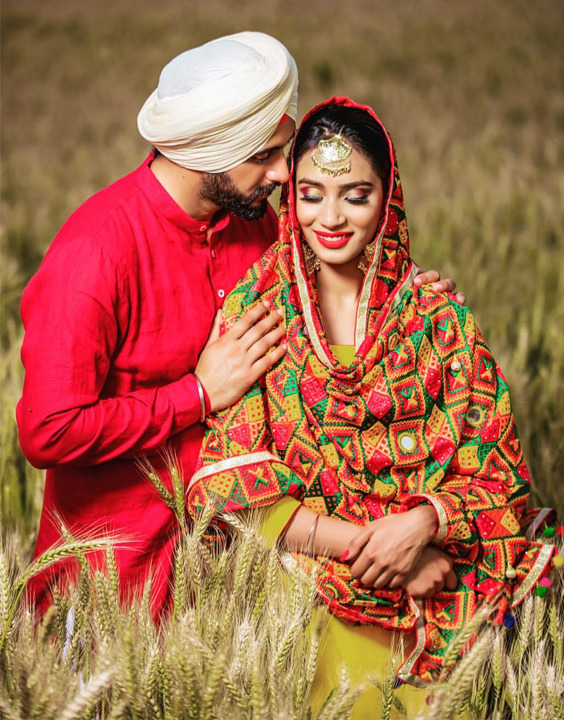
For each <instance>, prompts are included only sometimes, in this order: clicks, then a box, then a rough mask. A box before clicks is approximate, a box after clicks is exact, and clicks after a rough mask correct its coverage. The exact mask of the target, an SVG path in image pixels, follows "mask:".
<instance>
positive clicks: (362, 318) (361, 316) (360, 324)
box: [354, 205, 389, 350]
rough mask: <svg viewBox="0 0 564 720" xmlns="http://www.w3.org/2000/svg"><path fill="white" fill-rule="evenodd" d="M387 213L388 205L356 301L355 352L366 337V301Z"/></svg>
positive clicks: (377, 260) (377, 264)
mask: <svg viewBox="0 0 564 720" xmlns="http://www.w3.org/2000/svg"><path fill="white" fill-rule="evenodd" d="M388 213H389V205H388V210H386V217H385V218H384V222H383V224H382V231H381V232H380V236H379V238H378V241H377V243H376V248H375V249H374V260H373V261H372V264H371V265H370V267H369V268H368V272H367V273H366V277H365V278H364V284H363V286H362V292H361V294H360V300H359V301H358V310H357V313H356V328H355V338H354V344H355V350H358V348H359V347H360V346H361V345H362V343H363V340H364V338H365V336H366V316H367V315H368V301H369V300H370V293H371V291H372V284H373V282H374V275H375V274H376V270H377V269H378V267H379V265H380V253H381V251H382V242H383V240H384V232H385V229H386V225H387V223H388Z"/></svg>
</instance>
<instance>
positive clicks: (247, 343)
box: [239, 312, 286, 362]
mask: <svg viewBox="0 0 564 720" xmlns="http://www.w3.org/2000/svg"><path fill="white" fill-rule="evenodd" d="M281 319H282V318H281V317H280V315H279V314H278V313H277V312H276V313H270V314H269V315H267V317H265V318H263V319H262V320H261V321H260V322H258V323H257V324H256V325H254V326H253V327H252V328H251V329H250V330H248V331H247V332H246V333H245V334H244V335H243V337H242V338H241V339H240V340H239V342H240V343H241V346H242V347H243V348H244V349H245V351H247V352H250V353H251V362H254V361H255V360H256V359H257V357H260V355H264V353H265V352H266V351H267V350H268V349H269V348H270V347H271V346H272V343H269V342H268V338H269V337H270V333H271V332H273V331H276V332H278V333H280V337H281V336H282V335H284V333H285V332H286V328H285V327H284V325H283V324H281V323H280V321H281ZM278 339H280V338H277V340H278Z"/></svg>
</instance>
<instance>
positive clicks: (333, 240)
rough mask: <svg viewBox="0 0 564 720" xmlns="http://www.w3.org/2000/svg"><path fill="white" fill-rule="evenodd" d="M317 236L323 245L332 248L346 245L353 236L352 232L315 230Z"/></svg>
mask: <svg viewBox="0 0 564 720" xmlns="http://www.w3.org/2000/svg"><path fill="white" fill-rule="evenodd" d="M314 232H315V237H316V238H317V239H318V241H319V243H320V244H321V245H323V247H326V248H329V249H330V250H336V249H337V248H342V247H344V246H345V245H346V244H347V243H348V241H349V240H350V239H351V237H352V236H353V233H352V232H332V233H329V232H319V231H318V230H314Z"/></svg>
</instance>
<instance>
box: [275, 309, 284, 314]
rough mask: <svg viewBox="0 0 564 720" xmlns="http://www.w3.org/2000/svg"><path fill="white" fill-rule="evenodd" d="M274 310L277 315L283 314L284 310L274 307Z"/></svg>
mask: <svg viewBox="0 0 564 720" xmlns="http://www.w3.org/2000/svg"><path fill="white" fill-rule="evenodd" d="M276 312H277V313H278V314H279V315H284V310H282V308H276Z"/></svg>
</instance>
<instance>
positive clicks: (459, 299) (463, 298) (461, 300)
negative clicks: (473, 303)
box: [455, 292, 466, 305]
mask: <svg viewBox="0 0 564 720" xmlns="http://www.w3.org/2000/svg"><path fill="white" fill-rule="evenodd" d="M455 298H456V302H457V303H458V304H459V305H466V295H465V294H464V293H461V292H457V293H456V295H455Z"/></svg>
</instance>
